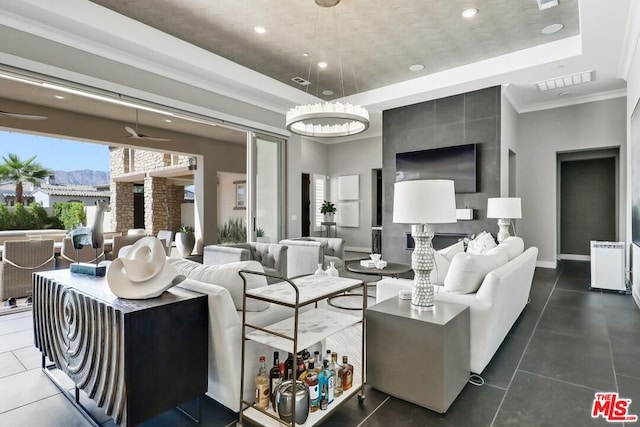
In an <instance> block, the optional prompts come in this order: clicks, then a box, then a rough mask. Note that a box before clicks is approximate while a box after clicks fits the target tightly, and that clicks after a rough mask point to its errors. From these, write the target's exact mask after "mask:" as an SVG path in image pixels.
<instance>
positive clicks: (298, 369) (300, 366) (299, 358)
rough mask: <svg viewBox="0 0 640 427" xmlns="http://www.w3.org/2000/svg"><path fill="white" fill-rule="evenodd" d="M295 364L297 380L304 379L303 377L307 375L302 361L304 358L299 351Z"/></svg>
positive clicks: (305, 366)
mask: <svg viewBox="0 0 640 427" xmlns="http://www.w3.org/2000/svg"><path fill="white" fill-rule="evenodd" d="M296 359H297V364H296V366H297V367H296V378H297V379H299V380H304V377H306V376H307V365H305V363H304V358H303V357H302V354H301V353H298V354H297V355H296Z"/></svg>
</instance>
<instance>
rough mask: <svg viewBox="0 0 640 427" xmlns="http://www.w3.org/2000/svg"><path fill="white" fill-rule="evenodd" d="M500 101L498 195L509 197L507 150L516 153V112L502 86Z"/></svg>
mask: <svg viewBox="0 0 640 427" xmlns="http://www.w3.org/2000/svg"><path fill="white" fill-rule="evenodd" d="M500 102H501V107H500V197H509V150H511V151H513V152H514V153H516V154H518V149H517V141H518V113H517V111H516V110H515V109H514V108H513V106H512V105H511V102H509V100H508V99H507V97H506V96H505V95H504V88H503V89H502V96H501V98H500ZM516 159H518V156H516ZM516 161H517V160H516Z"/></svg>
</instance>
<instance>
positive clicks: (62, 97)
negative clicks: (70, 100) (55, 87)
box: [53, 95, 64, 99]
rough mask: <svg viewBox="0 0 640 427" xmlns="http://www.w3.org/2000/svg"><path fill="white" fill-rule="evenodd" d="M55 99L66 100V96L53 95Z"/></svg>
mask: <svg viewBox="0 0 640 427" xmlns="http://www.w3.org/2000/svg"><path fill="white" fill-rule="evenodd" d="M53 97H54V98H56V99H64V96H62V95H53Z"/></svg>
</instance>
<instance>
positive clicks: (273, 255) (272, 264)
mask: <svg viewBox="0 0 640 427" xmlns="http://www.w3.org/2000/svg"><path fill="white" fill-rule="evenodd" d="M251 260H255V261H258V262H259V263H260V264H262V267H263V268H264V272H265V273H267V274H271V275H274V276H279V277H287V276H286V274H287V247H286V246H283V245H279V244H277V243H254V242H251V243H234V244H228V245H208V246H205V247H204V253H203V259H202V263H203V264H204V265H221V264H227V263H230V262H239V261H251Z"/></svg>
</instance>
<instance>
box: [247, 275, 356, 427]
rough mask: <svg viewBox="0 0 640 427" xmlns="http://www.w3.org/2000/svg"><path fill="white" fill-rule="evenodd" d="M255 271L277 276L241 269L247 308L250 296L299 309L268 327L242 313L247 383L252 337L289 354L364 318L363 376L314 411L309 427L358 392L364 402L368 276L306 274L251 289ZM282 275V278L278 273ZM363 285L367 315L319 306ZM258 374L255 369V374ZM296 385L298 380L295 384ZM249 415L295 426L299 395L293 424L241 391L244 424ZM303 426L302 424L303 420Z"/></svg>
mask: <svg viewBox="0 0 640 427" xmlns="http://www.w3.org/2000/svg"><path fill="white" fill-rule="evenodd" d="M249 274H255V275H262V276H266V277H267V278H274V277H275V276H270V275H268V274H266V273H260V272H255V271H247V270H243V271H240V276H242V279H243V282H244V290H243V307H246V303H247V299H248V298H249V299H255V300H260V301H266V302H269V303H272V304H279V305H282V306H286V307H289V308H292V309H293V316H292V317H290V318H288V319H285V320H282V321H279V322H276V323H274V324H272V325H269V326H266V327H259V326H256V325H251V324H249V323H247V316H246V311H245V310H243V312H242V337H243V339H242V364H241V371H240V381H241V386H240V389H241V390H242V388H243V387H242V385H243V384H244V381H245V378H247V376H246V375H245V362H246V361H245V345H246V340H252V341H256V342H259V343H262V344H265V345H268V346H271V347H274V348H277V349H279V350H282V351H284V352H288V353H292V354H293V355H296V354H297V353H298V352H299V351H300V350H302V349H305V348H308V347H310V346H312V345H313V344H316V343H318V342H320V341H322V340H324V339H325V338H327V337H329V336H331V335H333V334H335V333H338V332H340V331H342V330H344V329H346V328H348V327H350V326H353V325H355V324H357V323H359V322H362V337H361V343H362V356H361V376H360V378H359V380H358V379H357V377H354V380H353V385H352V387H351V388H350V389H349V390H346V391H344V393H343V394H342V395H341V396H339V397H336V398H335V399H334V401H333V403H332V404H331V405H329V406H328V407H327V410H322V411H316V412H311V413H309V416H308V418H307V420H306V422H305V423H304V424H302V425H304V426H315V425H317V424H319V423H320V422H321V421H322V420H324V419H325V418H326V417H327V416H330V415H331V414H332V413H333V412H334V411H335V410H336V409H338V408H339V407H340V406H341V405H342V404H343V403H345V402H346V401H348V400H349V399H350V398H351V397H353V396H354V395H356V394H357V395H358V400H359V401H360V402H362V401H363V400H364V384H365V381H366V378H365V354H364V352H365V342H364V338H365V334H366V322H365V317H364V312H365V310H366V308H367V292H366V284H365V283H364V282H363V281H362V280H357V279H351V278H345V277H333V276H324V275H310V276H300V277H296V278H292V279H282V278H279V279H280V280H281V282H279V283H275V284H271V285H269V286H263V287H259V288H254V289H249V290H247V280H246V276H247V275H249ZM275 278H277V277H275ZM357 288H361V290H362V295H363V298H362V313H363V314H362V316H355V315H352V314H343V313H339V312H336V311H332V310H327V309H324V308H318V304H317V303H318V302H319V301H322V300H326V299H327V298H329V297H331V296H335V295H339V294H343V293H344V292H347V291H350V290H353V289H357ZM311 304H313V307H312V308H311V309H310V310H308V311H304V312H302V313H300V309H301V308H302V307H305V306H308V305H311ZM252 374H253V373H252ZM294 384H295V383H294ZM245 418H246V419H248V420H250V421H252V422H253V423H257V424H259V425H263V426H280V425H287V426H291V427H294V425H295V424H296V423H295V421H294V420H295V419H296V407H295V399H293V404H292V416H291V422H287V421H284V420H282V419H281V418H279V416H278V414H276V412H275V411H274V410H273V409H272V408H271V406H269V407H268V408H267V409H261V408H258V407H257V406H256V405H255V404H254V402H249V401H247V400H245V399H244V398H243V396H242V393H241V395H240V412H239V420H238V424H237V425H238V426H242V425H243V420H244V419H245ZM298 425H300V424H298Z"/></svg>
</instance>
